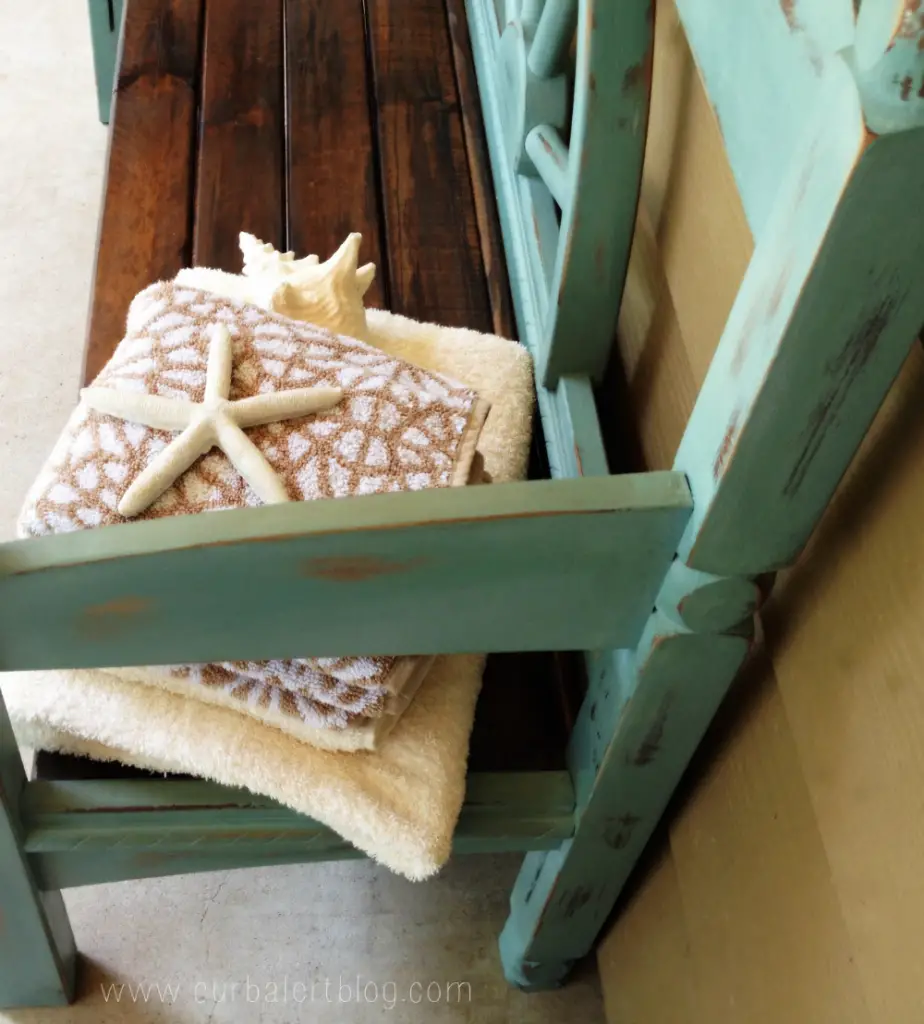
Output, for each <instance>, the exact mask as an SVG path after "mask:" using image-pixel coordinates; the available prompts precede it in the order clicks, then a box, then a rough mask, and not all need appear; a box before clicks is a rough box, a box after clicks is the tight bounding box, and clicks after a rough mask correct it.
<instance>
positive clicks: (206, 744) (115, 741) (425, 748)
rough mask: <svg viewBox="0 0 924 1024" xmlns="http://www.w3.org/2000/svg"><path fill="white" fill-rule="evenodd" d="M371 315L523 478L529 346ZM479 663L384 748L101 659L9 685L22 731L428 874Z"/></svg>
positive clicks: (427, 685)
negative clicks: (479, 406) (233, 799)
mask: <svg viewBox="0 0 924 1024" xmlns="http://www.w3.org/2000/svg"><path fill="white" fill-rule="evenodd" d="M368 320H369V335H370V336H369V340H370V341H371V342H372V344H374V345H375V346H376V347H378V348H381V349H383V350H384V351H386V352H388V353H390V354H392V355H394V356H397V357H400V358H402V359H406V360H408V361H409V362H412V363H414V364H415V365H417V366H420V367H423V368H425V369H429V370H433V371H436V372H439V373H444V374H446V375H448V376H450V377H452V378H455V379H456V380H460V381H463V382H465V383H466V384H467V385H468V386H469V387H471V388H473V389H474V390H476V391H477V392H478V393H479V394H480V395H481V396H482V397H484V398H485V399H486V400H488V401H489V402H490V403H491V411H490V413H489V414H488V417H487V420H486V421H485V424H484V429H483V431H482V434H481V437H480V439H479V444H478V447H479V450H480V452H481V453H482V455H483V457H484V467H485V471H486V474H487V475H488V477H489V478H490V479H491V480H493V481H495V482H498V483H501V482H505V481H510V480H515V479H519V478H522V476H523V475H524V473H525V469H526V462H527V455H528V450H529V441H530V427H531V421H532V411H533V380H532V365H531V362H530V359H529V356H528V354H527V353H526V351H525V349H523V348H522V347H521V346H519V345H517V344H515V343H513V342H509V341H505V340H503V339H501V338H497V337H493V336H490V335H482V334H478V333H476V332H474V331H466V330H461V329H449V328H443V327H438V326H436V325H433V324H420V323H415V322H414V321H411V320H408V319H406V318H404V317H399V316H394V315H392V314H388V313H384V312H381V311H378V310H370V311H368ZM482 665H483V659H482V658H480V657H478V656H473V655H454V656H451V657H443V658H439V659H437V661H436V664H435V666H434V668H433V669H432V671H431V672H430V674H429V675H428V676H427V678H426V680H425V681H424V683H423V685H422V686H421V688H420V691H419V692H418V694H417V697H416V698H415V700H414V701H413V703H412V704H411V705H410V707H409V708H408V709H407V710H406V711H405V713H404V714H403V716H402V717H401V719H400V721H399V722H398V724H397V726H396V727H395V728H394V730H393V731H392V732H391V734H390V735H389V736H388V737H387V738H386V739H385V740H384V741H383V742H382V744H381V746H380V749H378V750H377V751H375V752H368V753H360V754H343V753H334V752H330V751H325V750H319V749H315V748H313V747H310V746H308V745H306V744H304V743H302V742H299V741H298V740H296V739H294V738H293V737H291V736H288V735H286V734H284V733H283V732H281V731H279V730H277V729H271V728H267V727H266V726H265V725H263V724H261V723H260V722H258V721H256V720H254V719H253V718H249V717H247V716H244V715H241V714H238V713H236V712H234V711H231V710H229V709H227V708H224V707H217V706H208V705H202V704H194V702H192V701H190V700H188V699H185V698H184V697H181V696H178V695H176V694H172V693H169V692H166V691H164V690H160V689H155V688H153V687H150V686H139V685H137V684H133V683H130V682H126V681H124V680H121V679H119V678H117V677H115V676H113V675H111V674H108V673H105V672H94V671H79V672H38V673H14V674H11V675H7V676H4V677H2V678H0V685H2V687H3V692H4V695H5V697H6V701H7V706H8V709H9V712H10V716H11V718H12V719H13V722H14V726H15V728H16V730H17V733H18V734H19V735H20V738H21V740H22V741H23V742H26V743H30V744H32V745H34V746H37V747H41V748H44V749H49V750H60V751H64V752H69V753H77V754H85V755H87V756H92V757H96V758H109V759H115V760H119V761H123V762H125V763H128V764H134V765H138V766H141V767H147V768H152V769H154V770H162V771H178V772H189V773H191V774H194V775H200V776H203V777H207V778H211V779H214V780H215V781H217V782H222V783H225V784H227V785H232V786H243V787H245V788H248V789H250V790H252V791H253V792H257V793H260V794H263V795H266V796H268V797H271V798H273V799H276V800H279V801H280V802H282V803H284V804H286V805H288V806H290V807H292V808H294V809H295V810H297V811H300V812H302V813H305V814H308V815H311V816H312V817H313V818H316V819H317V820H319V821H322V822H324V823H325V824H327V825H329V826H330V827H331V828H333V829H335V830H336V831H337V832H339V833H340V834H341V835H343V836H344V837H345V838H346V839H348V840H349V841H350V842H352V843H354V844H355V845H356V846H357V847H359V848H360V849H361V850H363V851H365V852H366V853H368V854H369V855H370V856H372V857H374V858H376V859H377V860H379V861H381V862H382V863H383V864H385V865H386V866H388V867H390V868H391V869H392V870H394V871H397V872H399V873H401V874H404V875H406V876H407V877H408V878H411V879H421V878H425V877H427V876H429V875H431V874H432V873H433V872H435V871H436V870H438V869H439V867H440V866H441V865H442V864H443V863H444V862H445V860H446V859H447V858H448V856H449V852H450V845H451V840H452V833H453V829H454V827H455V823H456V820H457V818H458V814H459V810H460V808H461V805H462V800H463V797H464V791H465V770H466V758H467V749H468V737H469V734H470V732H471V726H472V721H473V717H474V709H475V702H476V699H477V696H478V690H479V687H480V685H481V672H482Z"/></svg>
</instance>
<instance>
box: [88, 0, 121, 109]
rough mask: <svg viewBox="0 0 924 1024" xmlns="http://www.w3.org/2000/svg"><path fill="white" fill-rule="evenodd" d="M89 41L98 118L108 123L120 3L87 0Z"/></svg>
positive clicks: (115, 62)
mask: <svg viewBox="0 0 924 1024" xmlns="http://www.w3.org/2000/svg"><path fill="white" fill-rule="evenodd" d="M88 2H89V14H90V40H91V43H92V46H93V70H94V73H95V76H96V94H97V99H98V102H99V119H100V121H102V122H103V124H109V117H110V113H111V108H112V97H113V91H114V85H115V73H116V66H117V54H118V49H119V33H120V29H121V25H122V7H123V0H88Z"/></svg>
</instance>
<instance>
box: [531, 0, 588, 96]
mask: <svg viewBox="0 0 924 1024" xmlns="http://www.w3.org/2000/svg"><path fill="white" fill-rule="evenodd" d="M577 8H578V4H577V0H545V5H544V6H543V8H542V15H541V17H540V19H539V24H538V26H537V28H536V34H535V35H534V36H533V43H532V46H531V47H530V51H529V67H530V70H531V71H532V73H533V74H534V75H538V76H539V77H540V78H548V77H549V76H551V75H555V74H558V73H560V72H561V70H562V63H563V61H564V57H565V53H566V51H567V49H568V44H569V43H570V42H571V37H572V36H573V35H574V27H575V24H576V22H577Z"/></svg>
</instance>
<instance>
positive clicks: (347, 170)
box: [286, 0, 388, 308]
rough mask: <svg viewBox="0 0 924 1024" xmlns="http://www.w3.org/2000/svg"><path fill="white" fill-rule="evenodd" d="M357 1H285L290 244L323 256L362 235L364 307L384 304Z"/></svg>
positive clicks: (378, 213)
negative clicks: (371, 271) (372, 268)
mask: <svg viewBox="0 0 924 1024" xmlns="http://www.w3.org/2000/svg"><path fill="white" fill-rule="evenodd" d="M369 79H370V72H369V69H368V65H367V60H366V39H365V23H364V18H363V2H362V0H341V2H338V3H328V2H327V0H286V97H287V103H288V127H287V137H286V143H287V158H288V218H289V232H288V239H289V242H288V244H289V248H290V249H293V250H294V251H295V253H296V254H297V255H298V256H304V255H307V254H308V253H317V254H319V255H320V257H321V259H325V258H326V257H327V256H329V255H330V254H331V253H332V252H334V251H335V250H336V249H337V248H338V246H339V245H340V243H341V242H342V241H343V240H344V238H346V236H347V235H348V234H349V233H350V232H352V231H359V232H361V234H362V236H363V244H362V248H361V250H360V263H361V264H362V263H367V262H372V263H375V265H376V277H375V281H374V282H373V284H372V287H371V288H370V290H369V291H368V292H367V293H366V298H365V302H366V305H367V306H378V307H385V308H387V307H388V287H387V280H388V260H387V257H386V254H385V248H384V238H383V236H382V231H381V219H382V209H381V197H380V195H379V178H378V173H377V170H376V163H377V158H376V154H375V151H374V142H373V134H374V133H373V119H372V110H373V108H372V107H371V106H370V94H369V93H370V89H371V82H370V80H369Z"/></svg>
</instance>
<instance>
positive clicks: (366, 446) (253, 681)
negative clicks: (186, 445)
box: [20, 275, 488, 750]
mask: <svg viewBox="0 0 924 1024" xmlns="http://www.w3.org/2000/svg"><path fill="white" fill-rule="evenodd" d="M227 276H231V275H227ZM238 280H240V279H238ZM288 291H289V292H290V293H291V288H290V289H288ZM216 328H218V329H224V330H225V331H226V332H227V335H228V336H230V339H231V353H230V354H231V366H230V392H229V394H228V396H227V397H228V399H229V400H231V401H238V400H241V399H250V398H254V397H255V396H265V395H272V394H275V393H281V392H285V391H287V390H294V389H305V388H326V389H337V390H339V392H340V398H339V400H337V401H336V404H334V405H333V406H332V407H331V408H327V409H324V410H322V411H320V412H318V413H315V414H312V415H308V416H299V417H298V418H295V419H284V420H281V421H279V422H268V423H267V422H262V423H261V425H257V426H254V427H252V428H250V429H247V431H246V436H247V438H248V439H249V441H250V442H251V443H252V444H253V445H254V446H255V447H256V449H257V450H258V452H259V453H260V455H262V458H263V459H265V462H266V463H267V464H268V466H269V469H270V471H271V472H272V473H274V474H275V475H276V477H277V478H278V480H279V481H280V482H281V484H282V486H283V487H284V490H285V493H286V495H287V496H288V498H289V499H291V500H305V501H311V500H315V499H318V498H340V497H348V496H352V495H362V494H371V493H376V492H383V491H401V490H419V489H422V488H428V487H448V486H458V485H462V484H465V483H467V482H468V481H469V478H470V475H471V473H472V469H473V463H474V461H475V452H476V444H477V442H478V437H479V434H480V432H481V429H482V425H483V424H484V420H485V417H486V415H487V412H488V403H487V402H485V401H483V400H482V399H481V398H479V396H478V395H477V394H476V392H475V391H473V390H472V389H471V388H469V387H467V386H465V385H463V384H460V383H458V382H456V381H453V380H451V379H450V378H448V377H445V376H443V375H442V374H439V373H436V372H432V371H429V370H425V369H421V368H420V367H417V366H414V365H413V364H411V363H408V362H406V361H404V360H402V359H400V358H396V357H394V356H392V355H389V354H387V353H385V352H383V351H381V350H380V349H376V348H373V347H372V346H370V345H368V344H366V343H365V342H362V341H359V340H357V339H354V338H350V337H345V336H343V335H334V334H332V333H330V332H329V331H327V330H325V329H324V328H323V327H319V326H316V325H314V324H307V323H303V322H298V321H296V320H293V319H291V318H290V317H288V316H282V315H279V314H277V313H275V312H272V311H268V310H266V309H263V308H259V307H258V306H256V305H253V304H250V303H243V302H238V301H234V300H233V299H230V298H227V297H224V296H221V295H219V294H217V293H216V292H213V291H203V290H201V289H198V288H192V287H188V286H186V285H184V284H178V283H175V282H161V283H158V284H155V285H152V286H151V287H149V288H147V289H145V291H143V292H142V293H140V294H139V295H138V296H137V297H136V298H135V300H134V302H133V303H132V305H131V308H130V310H129V315H128V330H127V333H126V335H125V337H124V338H123V340H122V341H121V342H120V344H119V345H118V347H117V349H116V351H115V353H114V354H113V356H112V358H111V359H110V361H109V363H108V364H107V365H106V367H105V368H104V369H103V371H102V372H101V373H100V375H99V377H98V378H97V379H96V381H95V382H94V387H93V389H91V390H89V391H88V392H85V393H84V400H83V401H82V402H81V404H80V406H79V407H78V408H77V410H76V411H75V412H74V414H73V415H72V416H71V418H70V420H69V422H68V424H67V426H66V428H65V430H64V433H63V434H62V437H61V438H60V440H59V442H58V445H57V446H56V448H55V450H54V452H53V454H52V456H51V458H50V459H49V461H48V463H47V464H46V466H45V468H44V470H43V472H42V473H41V475H40V477H39V479H38V480H37V481H36V483H35V485H34V486H33V488H32V489H31V491H30V493H29V496H28V498H27V501H26V505H25V508H24V510H23V513H22V515H21V519H20V532H21V534H22V535H23V536H32V537H35V536H42V535H45V534H49V533H60V532H65V531H70V530H77V529H85V528H91V527H99V526H106V525H112V524H116V523H120V522H124V521H125V519H124V516H123V514H122V512H124V499H125V496H126V492H128V491H129V488H130V487H131V486H132V484H133V483H136V482H137V481H138V479H139V476H140V475H141V474H142V473H144V472H145V471H146V470H148V471H149V467H150V466H151V465H152V463H154V462H155V460H157V459H160V462H161V463H163V462H164V458H165V456H164V455H163V453H164V452H165V450H166V449H167V448H168V445H170V443H171V442H172V441H173V440H174V437H175V435H174V434H172V433H171V432H170V431H168V430H165V429H157V428H156V427H154V426H148V425H145V424H144V422H132V418H131V417H132V413H131V411H130V407H133V406H137V405H139V402H138V401H137V400H135V399H131V400H130V396H150V395H153V396H159V397H160V398H161V399H168V400H172V401H174V402H176V401H180V402H188V403H201V402H203V401H204V400H205V399H206V397H207V393H208V388H207V384H206V378H207V371H208V372H209V374H211V373H212V363H211V362H210V358H211V359H212V360H214V358H215V357H214V355H212V356H211V357H210V352H211V349H212V345H213V342H214V335H215V331H216ZM110 391H114V392H116V393H117V395H116V399H117V400H118V405H119V409H120V411H119V413H118V415H112V414H110V412H108V411H107V412H101V411H98V410H99V409H100V408H101V407H102V408H107V409H108V408H109V407H110V406H111V405H112V403H113V401H114V399H113V396H112V395H111V394H109V392H110ZM118 393H122V394H118ZM126 409H128V411H126ZM156 418H157V417H156V416H155V420H156ZM257 458H259V456H257ZM188 462H189V460H188V459H187V460H186V463H185V464H188ZM180 465H181V466H182V463H181V464H180ZM260 503H261V499H260V498H259V497H258V496H257V494H256V493H255V490H254V489H253V488H252V487H251V486H250V485H249V484H248V483H247V481H246V480H245V479H244V477H243V476H242V475H241V473H240V472H239V471H238V469H237V468H236V466H235V464H234V463H233V462H232V461H231V460H230V459H229V458H228V456H226V454H225V453H224V451H223V450H221V449H219V448H213V449H211V450H210V451H208V452H207V453H206V454H205V455H204V456H203V457H202V458H200V459H198V460H197V461H195V462H193V463H192V465H190V466H189V468H188V469H186V470H185V472H182V471H181V472H180V473H179V474H178V475H177V478H176V480H175V482H174V483H172V484H171V485H170V486H168V487H167V489H166V490H164V491H163V493H161V494H160V495H159V497H156V498H155V500H153V503H152V504H150V506H149V507H147V508H146V509H144V510H143V511H141V512H140V514H139V518H143V519H152V518H159V517H162V516H172V515H183V514H190V513H200V512H207V511H214V510H219V509H229V508H241V507H244V506H252V505H258V504H260ZM120 508H121V511H120ZM305 614H306V616H307V615H310V614H311V609H310V608H306V609H305ZM431 665H432V659H431V658H412V657H381V658H369V657H365V658H352V657H344V658H305V659H297V660H288V661H262V662H234V663H215V664H209V665H175V666H166V667H160V668H131V669H119V670H117V671H118V672H119V674H120V676H121V677H122V678H128V679H132V680H134V681H137V682H139V683H147V684H150V685H155V686H160V687H161V688H163V689H167V690H170V691H171V692H175V693H182V694H185V695H188V696H191V697H195V698H197V699H199V700H202V701H205V702H208V703H216V704H221V705H223V706H227V707H232V708H235V709H237V710H239V711H241V712H243V713H245V714H249V715H252V716H253V717H255V718H257V719H259V720H260V721H263V722H266V723H268V724H272V725H275V726H276V727H278V728H281V729H283V730H284V731H286V732H288V733H290V734H291V735H293V736H296V737H298V738H300V739H303V740H305V741H307V742H310V743H314V744H316V745H318V746H322V747H325V748H327V749H342V750H355V749H371V748H374V747H375V746H376V745H377V744H378V743H379V742H380V741H381V739H382V738H383V737H384V736H385V735H386V734H387V733H388V732H389V731H390V729H391V728H392V727H393V725H394V723H395V722H396V721H397V719H398V717H399V716H400V715H401V713H402V712H403V711H404V710H405V709H406V707H407V706H408V703H409V702H410V700H411V698H412V697H413V695H414V693H415V692H416V690H417V688H418V686H419V685H420V683H421V681H422V679H423V678H424V676H425V675H426V673H427V671H428V670H429V668H430V667H431Z"/></svg>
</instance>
